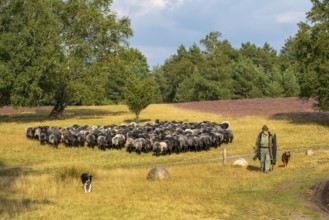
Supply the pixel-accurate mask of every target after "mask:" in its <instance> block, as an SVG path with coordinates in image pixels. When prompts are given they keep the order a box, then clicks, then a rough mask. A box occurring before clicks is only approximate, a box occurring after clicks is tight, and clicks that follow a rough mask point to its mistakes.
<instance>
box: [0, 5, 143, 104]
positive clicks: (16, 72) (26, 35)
mask: <svg viewBox="0 0 329 220" xmlns="http://www.w3.org/2000/svg"><path fill="white" fill-rule="evenodd" d="M111 4H112V1H111V0H95V1H86V0H83V1H73V0H69V1H58V0H50V1H41V0H35V1H24V0H10V1H9V0H4V1H1V3H0V78H1V79H0V94H1V96H0V105H23V106H34V105H45V104H55V103H57V102H68V103H69V104H78V105H82V104H84V105H91V104H102V103H104V102H106V99H107V98H108V97H107V95H108V94H107V87H110V88H111V87H112V86H113V87H115V85H113V84H112V83H111V82H109V80H108V79H109V78H111V77H110V76H109V75H110V74H111V73H113V72H115V73H116V74H117V76H118V77H116V76H115V77H112V78H115V79H119V78H120V77H122V71H123V70H122V69H119V70H118V71H117V70H115V67H114V65H113V63H120V62H121V61H120V60H119V59H123V60H124V62H123V63H124V65H125V68H126V64H127V63H128V62H131V61H132V63H133V64H132V66H135V64H134V61H135V60H137V61H138V60H140V59H139V58H136V57H133V58H129V59H128V60H127V61H126V57H125V55H121V54H129V53H131V52H130V50H129V51H128V52H126V50H127V48H128V42H127V39H128V38H129V37H130V36H132V30H131V28H130V20H129V19H128V18H126V17H123V18H120V19H118V18H117V16H116V13H114V12H113V11H112V10H111V9H110V6H111ZM135 53H136V52H135ZM145 63H146V61H145ZM142 68H144V69H145V68H146V69H147V68H148V67H147V64H146V65H144V66H142ZM144 72H145V70H144ZM121 99H122V97H121Z"/></svg>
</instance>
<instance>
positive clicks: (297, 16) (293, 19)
mask: <svg viewBox="0 0 329 220" xmlns="http://www.w3.org/2000/svg"><path fill="white" fill-rule="evenodd" d="M304 18H305V12H296V11H289V12H285V13H282V14H277V15H276V16H275V21H276V22H277V23H286V24H296V23H299V22H300V21H302V20H304Z"/></svg>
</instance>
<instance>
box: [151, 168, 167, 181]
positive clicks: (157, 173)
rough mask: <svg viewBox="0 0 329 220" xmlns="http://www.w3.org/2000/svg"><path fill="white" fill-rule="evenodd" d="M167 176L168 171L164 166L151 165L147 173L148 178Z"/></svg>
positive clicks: (160, 178) (154, 178)
mask: <svg viewBox="0 0 329 220" xmlns="http://www.w3.org/2000/svg"><path fill="white" fill-rule="evenodd" d="M169 177H170V175H169V172H168V171H167V170H166V168H164V167H153V168H152V169H151V170H150V171H149V173H148V174H147V179H149V180H164V179H168V178H169Z"/></svg>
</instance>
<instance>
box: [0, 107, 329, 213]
mask: <svg viewBox="0 0 329 220" xmlns="http://www.w3.org/2000/svg"><path fill="white" fill-rule="evenodd" d="M48 113H49V111H48V109H42V110H40V111H37V112H36V111H35V110H33V109H31V110H29V111H28V112H19V113H16V114H7V115H1V123H0V133H1V135H0V188H1V191H0V204H1V206H0V215H1V216H2V217H1V218H7V219H12V218H18V219H44V218H47V219H58V218H63V219H154V218H159V219H200V218H202V219H242V218H246V217H247V218H256V219H258V218H259V219H262V218H266V219H294V218H298V217H304V216H306V217H308V218H311V219H316V218H320V217H323V216H324V215H325V214H324V213H323V212H321V211H320V210H319V209H317V208H316V207H315V206H314V205H313V204H312V203H311V199H307V198H310V197H311V196H312V193H313V192H312V189H311V187H312V186H314V185H316V184H318V183H319V182H321V181H322V180H323V179H325V178H326V177H327V176H328V175H329V172H328V171H329V159H328V158H329V145H328V143H329V132H328V127H329V125H328V124H323V123H317V121H312V120H307V118H306V119H305V121H304V122H302V121H298V123H297V122H294V121H292V120H290V119H289V118H280V119H277V118H274V117H271V116H252V115H249V116H241V117H233V116H230V115H221V114H210V113H205V112H199V111H193V110H185V109H178V108H175V107H173V106H172V105H167V104H158V105H151V106H149V107H148V108H147V109H146V110H144V111H143V112H142V113H141V123H142V124H143V123H146V122H153V121H155V120H156V119H159V120H162V121H174V120H175V121H183V122H187V123H189V122H202V121H210V122H216V123H221V122H223V121H229V122H230V127H231V129H232V131H233V133H234V140H233V142H232V143H230V144H222V145H221V146H220V147H218V148H211V149H209V150H205V151H200V152H197V153H195V152H186V153H183V154H176V153H172V154H170V155H163V156H158V157H155V156H153V155H152V154H147V153H141V154H137V153H134V152H133V153H130V154H129V153H127V152H126V150H125V149H122V150H106V151H100V150H98V149H92V148H88V147H80V148H68V147H65V146H64V145H63V144H60V145H59V146H58V148H53V147H50V146H48V145H40V144H39V143H38V142H36V141H33V140H30V139H27V138H26V137H25V128H27V127H35V126H46V125H47V126H60V127H63V126H71V125H74V124H78V125H89V126H93V125H110V124H121V123H126V124H129V123H130V122H131V121H132V120H133V117H134V116H133V114H131V113H129V111H128V109H127V108H126V106H123V105H115V106H99V107H68V108H67V109H66V110H65V112H64V115H63V116H64V118H65V119H61V120H49V119H47V114H48ZM326 120H327V119H326ZM322 121H323V120H322ZM264 124H266V125H267V126H268V127H269V128H270V131H272V132H273V133H276V135H277V138H278V158H279V160H278V164H277V165H276V166H275V167H274V171H273V172H271V173H270V174H269V175H265V174H263V173H261V172H259V162H258V161H253V160H252V156H253V153H252V152H253V149H252V147H253V146H254V144H255V141H256V137H257V134H258V133H259V132H260V129H261V127H262V126H263V125H264ZM223 148H226V151H227V158H228V161H227V165H226V166H224V165H223V161H222V156H223V151H222V150H223ZM307 149H312V150H313V151H314V152H315V154H314V155H313V156H306V155H305V151H306V150H307ZM287 150H289V151H290V152H291V154H292V157H291V161H290V163H289V165H288V167H287V168H283V167H282V166H281V162H280V156H281V154H282V153H283V151H287ZM240 157H242V158H244V159H245V160H247V162H248V163H249V166H248V167H246V168H237V167H233V166H232V165H231V164H232V162H233V160H235V159H237V158H240ZM160 165H161V166H164V167H166V169H167V170H168V171H169V173H170V178H169V179H168V180H165V181H149V180H147V179H146V176H147V173H148V171H149V170H150V169H151V168H152V167H154V166H160ZM84 172H88V173H90V174H92V175H93V182H92V184H93V190H92V192H91V193H84V191H83V187H82V183H81V181H80V178H79V176H80V175H81V174H82V173H84ZM305 198H306V199H305ZM305 207H308V208H305Z"/></svg>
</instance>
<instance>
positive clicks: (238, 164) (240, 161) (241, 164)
mask: <svg viewBox="0 0 329 220" xmlns="http://www.w3.org/2000/svg"><path fill="white" fill-rule="evenodd" d="M233 166H235V167H246V166H248V162H247V161H246V160H245V159H243V158H239V159H237V160H235V161H234V162H233Z"/></svg>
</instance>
